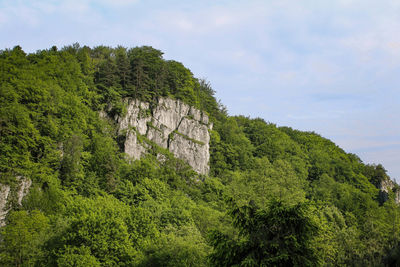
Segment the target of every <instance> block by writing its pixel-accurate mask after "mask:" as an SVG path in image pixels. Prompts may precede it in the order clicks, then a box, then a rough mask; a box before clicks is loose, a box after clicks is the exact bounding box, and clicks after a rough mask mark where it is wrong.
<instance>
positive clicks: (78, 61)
mask: <svg viewBox="0 0 400 267" xmlns="http://www.w3.org/2000/svg"><path fill="white" fill-rule="evenodd" d="M0 68H1V72H0V81H1V83H0V139H1V140H0V183H1V184H2V185H8V186H9V187H10V188H11V189H13V188H16V187H17V186H18V179H17V178H19V179H21V178H20V177H24V178H27V179H30V180H31V181H32V185H31V187H30V189H29V193H28V194H27V195H26V196H25V197H24V198H23V200H22V203H21V205H19V204H18V203H17V202H18V199H17V198H18V197H17V196H16V195H12V196H11V197H10V200H9V201H8V203H7V205H8V207H7V208H8V209H9V211H8V213H7V216H6V219H5V220H6V221H5V226H3V227H1V228H0V265H1V266H399V265H400V209H399V204H397V202H398V199H397V195H396V192H397V190H398V186H397V185H395V184H394V186H393V188H391V190H389V191H387V192H383V191H382V190H380V189H381V187H382V183H384V182H387V181H389V179H390V178H389V177H388V176H387V174H386V170H385V169H384V167H383V166H382V165H380V164H378V165H368V164H364V163H363V162H362V161H361V160H360V158H358V157H357V156H356V155H354V154H349V153H346V152H345V151H343V150H342V149H341V148H339V147H338V146H336V145H335V144H334V143H332V142H331V141H330V140H327V139H325V138H323V137H321V136H320V135H318V134H316V133H314V132H302V131H297V130H294V129H292V128H289V127H277V126H276V125H275V124H273V123H269V122H266V121H265V120H263V119H261V118H248V117H244V116H229V115H228V113H227V110H226V108H225V107H224V106H223V105H222V104H221V103H220V102H218V101H217V100H216V99H215V97H214V90H213V89H212V87H211V85H210V83H209V82H207V81H206V80H204V79H198V78H195V77H194V75H193V73H192V72H191V71H190V70H189V69H187V68H186V67H185V66H184V65H183V64H181V63H179V62H176V61H173V60H165V59H164V58H163V53H162V52H161V51H159V50H157V49H154V48H152V47H147V46H144V47H135V48H129V49H128V48H125V47H116V48H111V47H106V46H99V47H94V48H89V47H87V46H84V47H82V46H80V45H78V44H74V45H71V46H67V47H64V48H62V49H60V50H59V49H58V48H57V47H52V48H51V49H48V50H40V51H37V52H36V53H30V54H27V53H25V52H24V51H23V50H22V48H21V47H19V46H16V47H14V48H13V49H5V50H2V51H0ZM160 97H169V98H173V99H178V100H180V101H183V102H184V103H187V104H189V105H191V106H194V107H196V108H198V109H200V110H203V111H204V112H206V113H207V114H208V115H209V117H210V120H211V121H212V123H213V125H214V127H213V129H212V130H210V136H211V141H210V173H209V175H206V176H204V175H199V174H197V173H196V172H194V171H193V170H192V169H191V168H190V166H188V165H187V164H185V163H184V162H182V161H181V160H178V159H176V158H174V157H173V156H171V155H170V154H168V151H164V153H165V154H166V155H165V156H166V157H165V160H163V161H160V160H158V159H157V156H156V155H155V154H152V153H148V154H147V155H146V156H145V157H143V158H142V159H140V160H137V161H133V162H132V161H129V160H128V159H127V157H126V155H125V154H124V152H123V149H122V147H121V140H120V139H119V138H118V134H117V130H116V125H115V123H114V122H113V121H112V120H107V119H104V118H103V117H102V116H99V113H100V112H107V113H108V116H109V117H111V118H112V117H115V116H118V115H121V114H124V112H126V102H124V101H123V100H124V99H126V98H134V99H140V100H143V101H147V102H149V103H154V102H155V101H156V100H157V99H158V98H160Z"/></svg>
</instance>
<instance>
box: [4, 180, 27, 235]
mask: <svg viewBox="0 0 400 267" xmlns="http://www.w3.org/2000/svg"><path fill="white" fill-rule="evenodd" d="M16 180H17V182H18V187H17V190H16V191H14V192H13V190H12V188H11V186H10V185H7V184H1V183H0V227H2V226H4V225H5V218H6V216H7V214H8V212H9V211H10V210H11V203H10V199H11V196H15V197H16V201H17V204H18V205H20V206H21V205H22V200H23V199H24V197H25V196H26V195H27V194H28V193H29V188H30V187H31V185H32V181H31V180H30V179H28V178H25V177H21V176H18V177H16ZM14 194H15V195H14Z"/></svg>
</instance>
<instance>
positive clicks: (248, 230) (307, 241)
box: [210, 199, 319, 266]
mask: <svg viewBox="0 0 400 267" xmlns="http://www.w3.org/2000/svg"><path fill="white" fill-rule="evenodd" d="M229 205H230V210H229V214H230V215H231V216H232V218H233V225H234V226H235V227H236V228H237V229H238V238H236V239H231V238H230V237H229V236H227V235H224V234H222V233H220V232H218V231H217V232H213V233H212V234H211V236H210V239H211V244H212V245H213V247H214V251H213V252H212V253H211V254H210V261H211V263H212V265H214V266H233V265H235V266H317V265H319V260H318V257H317V253H316V250H315V249H314V248H313V247H312V246H311V241H312V238H313V237H314V236H315V235H316V233H317V230H318V228H317V225H316V224H315V222H314V221H313V220H312V218H311V217H310V216H309V215H308V208H307V205H306V204H304V203H299V204H296V205H294V206H287V205H284V204H283V203H282V202H281V201H278V200H274V199H272V200H271V201H270V203H269V204H268V206H267V207H266V209H259V208H257V207H256V206H254V205H252V203H250V204H249V205H246V206H237V205H236V204H235V203H234V201H233V199H230V200H229Z"/></svg>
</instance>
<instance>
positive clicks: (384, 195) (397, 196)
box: [378, 178, 400, 204]
mask: <svg viewBox="0 0 400 267" xmlns="http://www.w3.org/2000/svg"><path fill="white" fill-rule="evenodd" d="M378 189H379V197H380V200H381V202H385V201H387V200H388V199H389V194H390V192H393V193H394V200H395V202H396V203H397V204H399V203H400V190H399V187H398V186H397V184H396V183H395V182H393V181H392V180H390V179H389V178H387V179H384V180H382V181H381V183H380V185H379V186H378Z"/></svg>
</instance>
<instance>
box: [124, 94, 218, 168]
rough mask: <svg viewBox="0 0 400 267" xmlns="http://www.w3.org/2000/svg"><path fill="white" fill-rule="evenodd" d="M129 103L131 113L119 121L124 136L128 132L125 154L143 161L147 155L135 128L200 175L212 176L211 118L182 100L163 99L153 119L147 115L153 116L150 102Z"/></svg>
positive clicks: (158, 104)
mask: <svg viewBox="0 0 400 267" xmlns="http://www.w3.org/2000/svg"><path fill="white" fill-rule="evenodd" d="M126 103H127V105H128V107H127V113H126V115H125V116H124V117H123V118H118V123H119V133H120V134H123V133H124V130H126V141H125V153H126V154H127V155H128V156H130V157H131V158H133V159H140V158H141V157H142V156H143V155H144V154H145V152H146V148H145V147H144V146H143V145H142V144H139V143H138V141H137V136H136V132H134V131H133V130H129V129H131V128H132V127H135V129H136V131H137V132H138V133H139V134H140V135H143V136H145V137H146V138H147V139H149V140H151V141H153V142H154V143H156V144H157V145H159V146H161V147H163V148H167V149H169V150H170V151H171V152H172V153H173V154H174V155H175V157H177V158H179V159H182V160H184V161H186V162H187V163H188V164H189V165H190V166H192V168H193V169H194V170H195V171H197V172H198V173H201V174H207V173H208V171H209V166H208V162H209V158H210V154H209V141H210V135H209V132H208V130H209V129H211V128H210V127H212V125H211V124H210V125H209V120H208V116H207V115H206V114H204V112H201V111H200V110H198V109H196V108H193V107H190V106H189V105H187V104H185V103H183V102H181V101H179V100H174V99H171V98H160V99H159V101H158V103H157V105H156V106H155V107H154V109H153V111H152V116H144V115H143V114H150V105H149V103H145V102H140V101H138V100H129V101H128V100H127V102H126ZM150 123H151V125H150ZM207 125H209V126H207ZM175 132H178V133H180V134H176V133H175ZM182 135H183V136H182ZM171 136H173V138H172V139H171V138H170V137H171Z"/></svg>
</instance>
